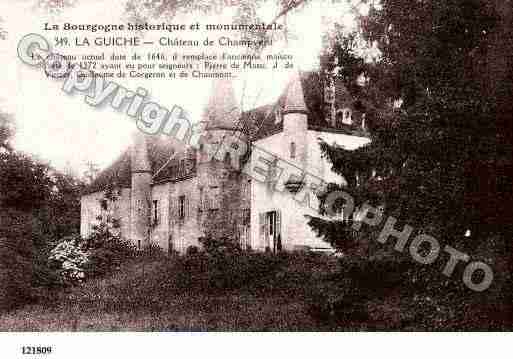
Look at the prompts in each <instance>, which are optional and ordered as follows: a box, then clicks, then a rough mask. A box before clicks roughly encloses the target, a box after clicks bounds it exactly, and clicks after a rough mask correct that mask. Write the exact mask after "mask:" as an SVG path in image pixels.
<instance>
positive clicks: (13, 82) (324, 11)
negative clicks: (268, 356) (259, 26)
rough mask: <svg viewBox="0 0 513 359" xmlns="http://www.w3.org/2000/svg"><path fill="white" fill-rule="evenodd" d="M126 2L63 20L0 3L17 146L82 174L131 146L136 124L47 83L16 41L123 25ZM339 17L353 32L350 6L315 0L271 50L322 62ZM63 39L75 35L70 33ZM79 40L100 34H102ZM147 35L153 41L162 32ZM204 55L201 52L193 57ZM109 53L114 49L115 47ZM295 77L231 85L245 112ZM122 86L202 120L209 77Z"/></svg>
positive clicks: (23, 4) (87, 6)
mask: <svg viewBox="0 0 513 359" xmlns="http://www.w3.org/2000/svg"><path fill="white" fill-rule="evenodd" d="M125 1H126V0H109V1H106V0H88V1H82V2H79V4H78V5H77V6H76V7H74V8H69V9H66V10H65V11H64V12H63V13H62V14H61V15H59V16H55V15H53V16H50V15H48V14H45V13H43V12H42V11H41V10H38V9H37V8H36V7H35V6H34V3H35V2H36V0H0V14H1V16H2V18H3V20H4V27H5V28H6V29H7V30H8V38H7V40H0V64H1V65H2V66H0V76H1V78H2V86H0V108H2V109H3V110H5V111H7V112H10V113H12V114H13V115H14V116H15V119H16V124H17V133H16V136H15V139H14V145H15V147H16V148H17V149H18V150H22V151H25V152H28V153H31V154H33V155H35V156H37V157H38V158H39V159H41V160H43V161H47V162H49V163H50V164H51V165H52V166H54V167H55V168H58V169H60V170H66V171H71V172H72V173H74V174H76V175H81V174H82V173H83V171H84V170H85V166H86V164H87V163H95V164H98V165H99V166H100V168H104V167H106V166H107V165H108V164H110V163H111V162H112V160H113V159H115V158H116V157H117V156H119V154H120V153H121V152H122V151H123V150H124V149H126V148H127V146H128V145H129V144H130V142H131V138H132V134H133V132H134V130H135V123H134V120H133V119H131V118H129V117H128V116H127V115H126V114H125V115H124V114H123V113H122V112H121V111H120V112H117V111H115V110H113V109H112V108H110V107H104V108H101V109H98V108H95V107H91V106H90V105H88V104H86V103H85V102H84V96H83V94H81V93H76V94H75V95H67V94H65V93H64V92H63V91H62V89H61V87H62V83H63V81H62V80H55V79H49V78H47V77H46V76H45V75H44V73H43V72H42V71H41V69H36V68H32V67H30V66H28V65H25V64H23V63H22V62H21V61H20V60H19V59H18V58H17V56H16V52H17V50H16V49H17V44H18V42H19V40H20V39H21V38H22V37H23V36H24V35H26V34H29V33H38V34H42V35H44V36H45V37H47V38H48V39H49V40H52V38H53V37H54V36H56V35H58V33H55V32H54V33H51V34H49V33H48V32H44V31H43V26H44V23H45V22H49V23H60V24H62V23H63V22H72V23H85V24H87V23H104V24H109V23H112V24H119V23H124V22H125V21H126V18H125V17H124V2H125ZM361 10H362V12H364V13H365V11H366V9H365V8H364V7H363V8H362V9H361ZM276 13H277V9H276V8H274V7H273V6H268V7H265V8H263V9H262V10H261V13H260V14H259V15H260V16H261V17H262V18H263V20H267V21H270V20H271V19H272V18H274V16H275V15H276ZM231 16H232V12H231V10H230V9H228V10H226V11H225V12H224V13H223V14H222V15H221V16H215V17H212V18H208V17H206V16H204V15H201V16H198V14H189V15H187V16H185V17H180V18H179V19H174V20H173V22H183V23H191V22H196V21H200V22H202V23H208V22H209V21H212V22H215V23H230V22H231ZM335 18H337V19H342V21H343V23H344V25H345V26H346V27H347V28H348V29H351V28H354V26H356V22H355V19H354V17H353V15H351V13H350V11H349V7H348V6H347V4H346V3H344V2H341V3H337V4H334V5H327V4H326V3H322V4H321V3H320V2H313V3H312V4H310V5H309V6H308V7H307V8H305V9H304V10H302V11H301V12H296V13H293V14H291V15H290V16H289V17H288V28H289V30H290V31H291V32H292V34H293V35H294V39H292V40H289V42H288V43H287V44H285V43H284V42H281V43H275V45H274V46H273V48H272V49H269V51H273V52H278V51H283V52H287V53H290V54H292V55H294V57H295V61H294V62H295V64H296V65H297V66H296V67H299V68H300V69H301V70H311V69H315V68H316V67H317V65H318V55H319V52H320V49H321V36H322V32H323V31H324V30H325V29H326V26H330V24H331V23H332V22H333V20H334V19H335ZM155 22H156V23H158V22H159V21H158V20H155ZM66 35H68V36H69V35H75V34H73V33H69V32H68V33H66ZM79 35H87V36H94V37H96V36H103V34H102V33H95V34H91V33H86V34H79ZM109 35H111V34H109ZM205 35H206V34H205V33H201V32H198V33H196V34H195V35H192V36H188V35H187V37H188V38H189V37H190V38H192V37H194V36H198V38H203V37H204V36H205ZM150 36H152V37H154V38H155V40H156V39H158V37H159V36H161V34H159V33H155V34H152V35H150ZM170 37H173V34H171V35H170ZM92 49H94V47H91V48H87V49H86V48H83V49H78V48H73V49H69V50H68V51H60V52H61V53H65V54H66V53H73V54H77V53H78V54H79V53H80V52H81V51H82V52H84V51H85V52H87V53H91V52H94V51H92ZM201 50H202V49H198V48H196V49H194V50H193V52H199V51H201ZM203 50H205V49H203ZM104 51H107V52H109V51H111V49H104ZM290 75H291V74H290V73H287V72H284V71H272V70H269V71H265V72H262V71H260V72H258V73H257V72H252V73H245V74H240V75H239V76H238V78H237V79H236V80H235V82H234V85H235V88H236V94H237V96H238V98H239V99H240V100H241V102H243V103H244V109H246V110H247V109H249V108H252V107H255V106H258V105H262V104H265V103H270V102H272V101H274V100H276V98H277V97H278V96H279V95H280V94H281V92H282V91H283V88H284V87H285V85H286V83H287V81H288V79H289V78H290ZM118 83H119V84H120V85H123V86H125V87H127V88H128V89H133V90H135V89H136V88H137V87H143V88H145V89H147V90H148V91H149V93H150V96H151V98H152V100H154V101H155V102H157V103H159V104H160V105H163V106H166V107H168V108H172V107H173V106H174V105H179V106H181V107H182V108H184V109H186V110H187V111H188V112H189V113H190V115H191V120H192V121H198V120H200V118H201V114H202V111H203V108H204V106H205V103H206V102H207V100H208V95H209V90H210V86H211V82H210V80H203V79H202V80H198V79H193V80H190V79H188V80H186V81H185V80H174V79H173V80H169V79H167V80H155V79H152V80H143V79H122V80H118Z"/></svg>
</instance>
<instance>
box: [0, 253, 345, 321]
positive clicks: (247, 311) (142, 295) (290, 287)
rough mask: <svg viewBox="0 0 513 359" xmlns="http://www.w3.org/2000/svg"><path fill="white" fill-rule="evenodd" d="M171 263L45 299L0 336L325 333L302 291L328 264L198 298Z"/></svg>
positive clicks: (127, 269) (124, 270)
mask: <svg viewBox="0 0 513 359" xmlns="http://www.w3.org/2000/svg"><path fill="white" fill-rule="evenodd" d="M171 261H172V260H170V259H167V258H161V259H159V260H156V261H151V262H150V261H143V262H140V261H139V262H133V263H127V264H125V265H123V266H122V267H121V268H119V270H118V271H116V272H115V273H113V274H112V275H109V276H107V277H105V278H98V279H93V280H90V281H88V282H87V283H85V284H83V285H81V286H77V287H74V288H71V289H66V290H61V291H59V292H57V293H52V294H51V295H50V296H49V297H45V299H44V300H41V301H40V302H39V303H36V304H31V305H27V306H25V307H22V308H19V309H16V310H13V311H10V312H8V313H5V314H2V315H0V331H268V330H269V331H271V330H272V331H280V330H283V331H299V330H301V331H305V330H306V331H314V330H329V329H330V328H328V327H326V326H323V325H321V324H320V323H319V322H318V321H316V320H314V319H313V317H312V316H311V315H310V314H309V313H308V307H307V304H306V301H305V292H304V290H305V289H306V287H307V286H309V285H311V284H312V283H314V282H316V281H318V280H319V279H320V278H321V277H322V276H323V275H324V274H325V273H326V272H328V271H330V270H333V268H334V267H335V263H334V262H333V263H330V261H333V259H329V258H328V257H324V256H323V257H322V258H320V257H319V258H318V259H316V260H315V263H316V266H317V270H314V271H311V268H310V267H309V266H305V265H304V263H300V265H299V266H298V267H297V266H295V265H294V264H293V265H287V266H286V267H285V268H281V269H280V270H279V271H273V272H269V273H265V274H264V275H263V276H262V277H260V276H259V274H258V273H256V274H255V276H254V278H255V279H256V280H255V281H254V282H253V283H247V285H246V284H245V285H243V286H242V287H241V288H236V289H232V288H228V289H224V288H221V289H218V288H216V289H213V290H212V289H208V290H203V288H202V287H201V284H199V285H197V286H196V285H192V286H191V287H190V288H187V284H182V285H181V286H180V285H177V281H180V278H179V277H178V276H177V275H176V274H177V273H173V272H172V271H173V270H174V269H176V268H175V266H174V265H173V264H171V263H170V262H171ZM293 262H294V263H296V262H295V261H293ZM296 264H297V263H296ZM180 269H183V268H181V267H180ZM259 277H260V278H259ZM188 279H189V280H193V281H194V280H195V278H194V277H193V278H188ZM201 279H202V278H198V282H201Z"/></svg>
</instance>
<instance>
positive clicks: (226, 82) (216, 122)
mask: <svg viewBox="0 0 513 359" xmlns="http://www.w3.org/2000/svg"><path fill="white" fill-rule="evenodd" d="M240 118H241V109H240V107H239V103H238V101H237V100H236V98H235V91H234V89H233V83H232V80H230V79H214V81H213V85H212V92H211V94H210V99H209V101H208V105H207V108H206V110H205V114H204V121H205V122H206V123H207V127H206V128H207V129H228V130H235V129H238V128H239V124H238V123H239V120H240Z"/></svg>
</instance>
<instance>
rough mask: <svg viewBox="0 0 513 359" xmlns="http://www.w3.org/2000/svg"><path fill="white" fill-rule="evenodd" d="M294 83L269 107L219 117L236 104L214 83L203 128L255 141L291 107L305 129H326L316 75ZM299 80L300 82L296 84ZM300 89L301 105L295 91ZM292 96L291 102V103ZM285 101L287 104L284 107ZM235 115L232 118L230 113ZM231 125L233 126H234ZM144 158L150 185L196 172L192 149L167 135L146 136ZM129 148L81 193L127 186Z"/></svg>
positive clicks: (223, 85) (273, 129) (275, 128)
mask: <svg viewBox="0 0 513 359" xmlns="http://www.w3.org/2000/svg"><path fill="white" fill-rule="evenodd" d="M296 76H297V77H296V80H294V81H291V82H290V83H289V84H288V86H287V87H286V88H285V91H284V92H283V94H282V95H281V96H280V98H279V99H278V100H277V101H276V102H275V103H274V104H270V105H265V106H261V107H258V108H255V109H252V110H250V111H245V112H243V113H242V114H241V113H240V112H237V111H239V110H238V109H235V110H234V111H233V112H232V113H231V114H230V115H229V116H226V112H225V113H224V116H220V114H221V112H219V111H225V110H226V109H227V108H230V107H231V108H235V106H236V105H237V103H236V101H235V97H234V96H232V94H233V87H231V85H230V84H229V83H228V82H226V81H224V82H217V85H214V88H217V89H218V91H216V92H215V93H214V95H213V96H212V98H211V100H210V102H209V106H210V112H209V110H208V109H207V111H206V115H212V116H215V117H214V118H213V119H214V120H215V121H213V122H210V123H208V125H207V129H209V128H210V129H212V128H224V129H241V130H242V131H244V132H245V133H246V134H247V135H248V137H249V138H250V139H251V141H256V140H259V139H262V138H265V137H268V136H270V135H272V134H275V133H277V132H279V131H281V130H282V129H283V121H282V119H281V116H282V114H283V113H284V112H286V111H285V109H287V108H288V109H289V110H290V109H291V108H292V106H293V105H294V106H296V109H297V108H298V106H299V107H303V104H304V107H305V110H306V111H305V113H306V114H307V121H308V126H309V127H314V128H319V127H326V126H327V123H326V121H325V119H324V114H323V94H322V89H323V86H322V80H321V77H320V75H319V74H318V73H316V72H300V73H299V75H296ZM297 79H299V80H300V81H297ZM300 89H302V92H303V99H302V100H303V103H301V101H299V102H298V101H297V100H298V99H299V100H301V98H300V96H299V94H298V91H299V90H300ZM290 94H292V95H293V97H292V98H295V100H294V101H295V102H291V97H290V96H288V95H290ZM287 100H288V101H289V102H288V104H287ZM236 113H238V115H237V116H236V117H235V116H234V114H236ZM234 124H235V125H234ZM147 143H148V157H149V161H150V165H151V171H152V173H153V176H154V178H153V180H154V182H164V181H176V180H180V179H185V178H188V177H190V176H191V175H193V174H194V173H195V171H196V161H195V155H194V153H195V152H194V150H193V149H190V148H189V149H187V148H186V146H185V144H183V143H181V142H179V141H178V140H176V139H173V138H172V137H169V136H157V135H156V136H148V137H147ZM130 157H131V156H130V149H128V150H126V151H125V152H123V154H122V155H121V156H120V157H119V158H118V159H117V160H116V161H114V163H113V164H112V165H110V166H109V167H108V168H107V169H105V170H103V171H102V172H101V173H100V174H99V175H98V177H97V178H96V180H95V181H94V182H93V183H92V184H91V185H89V186H87V188H86V190H85V194H88V193H94V192H98V191H102V190H104V189H106V188H107V187H108V186H109V185H110V184H114V185H116V186H118V187H122V188H128V187H131V158H130Z"/></svg>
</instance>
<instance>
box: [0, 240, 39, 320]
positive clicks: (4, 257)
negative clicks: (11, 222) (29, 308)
mask: <svg viewBox="0 0 513 359" xmlns="http://www.w3.org/2000/svg"><path fill="white" fill-rule="evenodd" d="M32 258H33V254H32V245H31V243H30V242H29V241H27V240H26V239H23V238H17V239H13V238H0V283H2V286H1V287H0V310H8V309H12V308H15V307H17V306H20V305H23V304H25V303H27V302H28V301H29V300H30V299H31V297H32V277H33V270H34V268H33V265H32Z"/></svg>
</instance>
